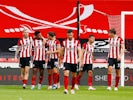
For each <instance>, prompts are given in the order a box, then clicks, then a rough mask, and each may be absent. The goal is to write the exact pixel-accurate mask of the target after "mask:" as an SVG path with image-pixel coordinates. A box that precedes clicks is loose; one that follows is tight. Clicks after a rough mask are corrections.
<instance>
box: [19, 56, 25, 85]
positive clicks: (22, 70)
mask: <svg viewBox="0 0 133 100" xmlns="http://www.w3.org/2000/svg"><path fill="white" fill-rule="evenodd" d="M19 67H21V69H20V71H21V80H22V83H23V85H24V83H25V81H24V72H25V64H24V58H20V62H19Z"/></svg>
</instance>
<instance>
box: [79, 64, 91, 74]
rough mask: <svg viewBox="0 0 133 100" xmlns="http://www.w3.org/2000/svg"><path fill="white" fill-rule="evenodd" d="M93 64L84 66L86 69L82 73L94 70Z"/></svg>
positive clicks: (82, 69)
mask: <svg viewBox="0 0 133 100" xmlns="http://www.w3.org/2000/svg"><path fill="white" fill-rule="evenodd" d="M92 66H93V65H92V64H84V67H83V68H81V71H83V72H85V71H87V72H88V71H89V70H92Z"/></svg>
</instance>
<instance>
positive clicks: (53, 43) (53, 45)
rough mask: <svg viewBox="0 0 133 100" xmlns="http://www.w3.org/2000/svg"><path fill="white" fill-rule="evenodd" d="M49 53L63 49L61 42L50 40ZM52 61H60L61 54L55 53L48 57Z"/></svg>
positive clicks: (48, 44) (48, 43)
mask: <svg viewBox="0 0 133 100" xmlns="http://www.w3.org/2000/svg"><path fill="white" fill-rule="evenodd" d="M47 46H48V51H56V50H57V49H58V48H60V47H61V45H60V41H59V40H57V39H56V40H48V41H47ZM48 58H50V59H58V58H59V53H53V54H50V55H49V56H48Z"/></svg>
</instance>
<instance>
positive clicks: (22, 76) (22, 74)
mask: <svg viewBox="0 0 133 100" xmlns="http://www.w3.org/2000/svg"><path fill="white" fill-rule="evenodd" d="M24 70H25V69H24V68H23V67H21V80H22V82H23V84H24Z"/></svg>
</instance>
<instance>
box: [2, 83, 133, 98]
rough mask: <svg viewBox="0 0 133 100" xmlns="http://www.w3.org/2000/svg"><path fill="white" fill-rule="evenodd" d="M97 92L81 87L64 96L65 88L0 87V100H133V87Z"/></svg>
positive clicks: (98, 89)
mask: <svg viewBox="0 0 133 100" xmlns="http://www.w3.org/2000/svg"><path fill="white" fill-rule="evenodd" d="M96 88H97V90H96V91H88V90H87V86H81V87H80V90H78V91H76V93H75V94H74V95H71V94H70V91H69V94H67V95H66V94H63V87H61V88H60V89H58V90H47V87H46V86H43V87H42V89H41V90H37V89H34V90H31V89H30V86H28V87H27V89H26V90H23V89H22V86H0V100H133V87H120V88H119V91H114V90H112V91H107V90H106V87H103V86H98V87H96Z"/></svg>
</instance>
